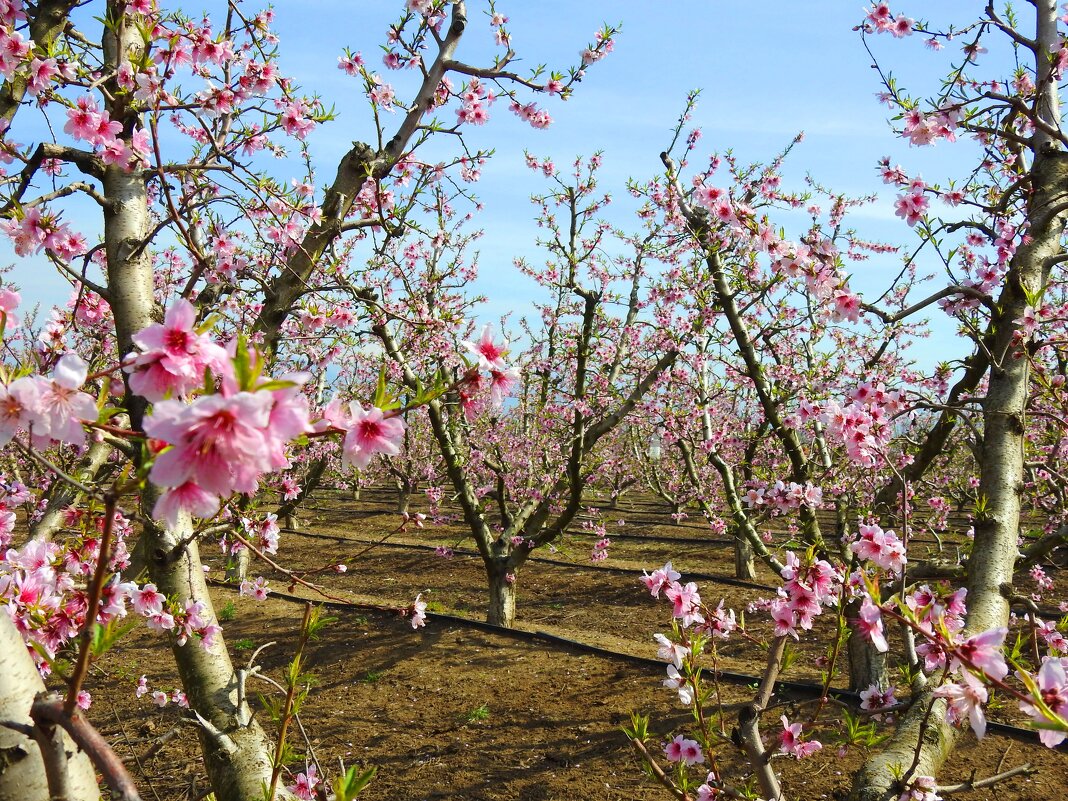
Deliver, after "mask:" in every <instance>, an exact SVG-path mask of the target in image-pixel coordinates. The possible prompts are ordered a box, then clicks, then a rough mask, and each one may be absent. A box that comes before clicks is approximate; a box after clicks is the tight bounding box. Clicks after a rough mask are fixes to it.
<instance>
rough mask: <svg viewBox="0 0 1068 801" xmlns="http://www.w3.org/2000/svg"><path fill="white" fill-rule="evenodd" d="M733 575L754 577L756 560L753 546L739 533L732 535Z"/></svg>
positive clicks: (746, 577) (747, 577)
mask: <svg viewBox="0 0 1068 801" xmlns="http://www.w3.org/2000/svg"><path fill="white" fill-rule="evenodd" d="M734 577H735V578H740V579H755V578H756V560H755V557H754V554H753V546H752V545H750V544H749V540H747V539H746V538H745V536H744V535H743V534H741V533H737V534H735V536H734Z"/></svg>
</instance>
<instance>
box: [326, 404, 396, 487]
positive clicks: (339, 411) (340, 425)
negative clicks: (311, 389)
mask: <svg viewBox="0 0 1068 801" xmlns="http://www.w3.org/2000/svg"><path fill="white" fill-rule="evenodd" d="M323 418H324V422H326V423H327V424H329V425H331V426H333V427H334V428H335V429H337V430H340V431H344V432H345V439H344V441H343V442H342V445H341V451H342V452H341V462H342V464H343V465H344V467H346V468H351V467H352V466H353V465H355V466H356V467H357V468H358V469H359V470H363V469H365V468H366V467H367V465H368V464H370V462H371V457H372V456H374V455H375V454H376V453H382V454H385V455H386V456H396V455H397V454H399V453H400V452H401V445H402V444H403V442H404V420H402V419H401V418H400V417H393V416H390V417H387V416H386V413H385V412H383V411H382V410H381V409H379V408H378V407H377V406H371V407H369V408H367V409H364V408H363V406H361V405H360V404H359V403H358V402H356V401H352V402H351V403H350V404H349V408H348V411H347V412H346V411H345V410H344V409H343V407H342V405H341V402H340V401H339V400H336V399H335V400H333V401H331V402H330V404H329V405H328V406H327V407H326V409H325V410H324V412H323Z"/></svg>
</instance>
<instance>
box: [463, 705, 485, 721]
mask: <svg viewBox="0 0 1068 801" xmlns="http://www.w3.org/2000/svg"><path fill="white" fill-rule="evenodd" d="M488 719H489V706H488V705H487V704H482V705H481V706H477V707H475V708H474V709H472V710H471V711H470V712H468V713H467V722H468V723H480V722H481V721H483V720H488Z"/></svg>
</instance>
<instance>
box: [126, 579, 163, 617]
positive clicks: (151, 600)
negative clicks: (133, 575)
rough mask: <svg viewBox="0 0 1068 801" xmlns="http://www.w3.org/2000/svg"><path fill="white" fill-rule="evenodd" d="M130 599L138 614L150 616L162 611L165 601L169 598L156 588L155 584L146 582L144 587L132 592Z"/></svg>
mask: <svg viewBox="0 0 1068 801" xmlns="http://www.w3.org/2000/svg"><path fill="white" fill-rule="evenodd" d="M130 600H131V601H132V603H133V608H134V611H135V612H136V613H137V614H139V615H143V616H145V617H148V616H150V615H158V614H160V613H162V612H163V602H164V601H166V600H167V599H166V598H165V597H164V596H163V594H162V593H160V592H159V590H157V589H156V585H155V584H146V585H145V586H144V587H141V588H140V589H137V590H134V591H133V592H131V593H130Z"/></svg>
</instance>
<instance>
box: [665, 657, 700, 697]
mask: <svg viewBox="0 0 1068 801" xmlns="http://www.w3.org/2000/svg"><path fill="white" fill-rule="evenodd" d="M663 684H664V686H665V687H667V688H668V689H669V690H675V691H676V692H677V693H678V694H679V703H680V704H682V705H683V706H689V705H690V704H692V703H693V687H692V686H691V685H690V681H689V679H687V678H686V677H685V676H684V675H683V674H682V673H680V672H679V669H678V668H677V667H676V666H675V665H668V666H667V678H666V679H664V681H663Z"/></svg>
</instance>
